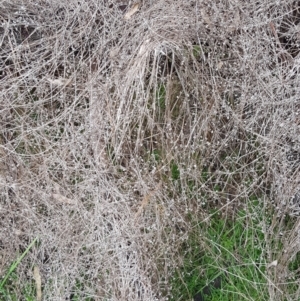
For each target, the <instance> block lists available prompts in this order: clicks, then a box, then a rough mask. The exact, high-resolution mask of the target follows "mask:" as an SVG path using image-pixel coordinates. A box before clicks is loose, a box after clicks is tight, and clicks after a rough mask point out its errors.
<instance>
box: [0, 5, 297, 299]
mask: <svg viewBox="0 0 300 301" xmlns="http://www.w3.org/2000/svg"><path fill="white" fill-rule="evenodd" d="M125 2H126V1H125ZM0 21H1V24H0V41H1V45H0V87H1V89H0V101H1V102H0V190H1V191H0V193H1V194H0V206H1V207H0V210H1V211H0V217H1V220H0V224H1V234H0V255H1V259H0V272H1V276H4V275H5V272H6V271H7V269H8V267H9V266H10V264H11V263H12V262H13V261H14V260H15V258H16V257H17V256H18V254H20V253H22V252H24V250H25V249H26V248H27V246H28V245H29V244H30V242H32V241H33V239H34V238H36V237H38V243H37V244H36V245H35V246H34V247H33V248H32V249H31V250H30V252H28V254H27V256H26V257H24V259H23V260H22V261H21V262H20V264H19V266H18V268H17V283H18V285H14V284H13V283H12V282H11V283H10V285H11V286H12V290H13V291H14V294H15V295H16V296H18V297H17V298H19V299H18V300H22V298H24V286H25V285H26V284H27V283H29V282H30V281H32V279H33V277H34V275H33V270H34V269H33V267H34V266H35V267H38V268H39V273H40V275H41V279H42V290H43V291H42V294H43V298H44V300H130V301H134V300H167V299H168V298H172V288H171V285H170V283H171V282H170V281H171V279H172V277H173V275H174V271H175V270H176V266H180V265H181V264H182V262H183V260H182V256H183V253H184V251H185V250H183V249H182V248H183V246H184V243H185V242H186V241H187V240H188V237H189V233H190V232H191V231H192V230H193V226H192V225H193V222H194V221H199V222H203V223H208V222H209V220H210V217H211V212H212V210H217V211H218V212H219V213H220V217H223V218H234V217H235V214H236V213H237V212H239V211H240V210H245V211H246V212H247V210H248V209H247V208H248V205H249V203H250V204H251V202H253V200H254V199H255V201H256V202H258V204H259V207H260V208H261V210H265V211H266V212H272V214H271V215H270V216H271V217H270V216H269V219H267V218H266V221H264V220H261V221H258V223H263V224H262V227H263V228H264V230H265V249H266V256H267V258H268V263H272V262H273V263H274V262H276V261H277V262H276V264H275V263H274V264H270V266H272V268H269V269H266V271H265V278H266V279H267V281H266V288H267V291H268V295H269V300H297V298H299V297H298V296H299V294H300V292H299V289H297V290H296V291H293V296H292V295H291V294H292V293H291V291H289V288H288V283H290V282H294V283H295V284H297V283H298V282H299V279H298V278H297V277H298V276H299V267H296V271H295V269H294V271H293V273H294V274H293V275H291V271H290V270H289V269H288V267H289V264H290V262H291V261H292V260H293V259H294V258H295V257H296V256H299V254H298V252H299V247H300V240H299V234H298V233H299V220H298V218H297V214H298V213H299V212H300V207H299V202H300V186H299V180H300V178H299V162H300V150H299V145H300V144H299V143H300V142H299V137H300V135H299V125H300V116H299V112H300V101H299V97H300V87H299V85H300V78H299V77H300V75H299V72H298V69H299V68H300V58H299V57H300V54H299V52H300V48H299V47H300V35H299V24H300V6H299V3H298V1H290V0H288V1H283V0H279V1H268V0H264V1H262V0H260V1H250V2H249V1H243V0H237V1H233V0H232V1H231V0H227V1H225V0H217V1H202V0H195V1H182V0H178V1H177V0H170V1H167V0H156V1H154V0H143V1H142V2H140V3H133V2H131V3H127V2H126V3H124V1H123V2H121V1H117V0H115V1H110V0H84V1H77V0H76V1H75V0H70V1H58V0H50V1H49V0H47V1H43V0H35V1H31V0H29V1H26V2H24V1H18V0H9V1H3V0H2V1H0ZM214 212H215V211H214ZM287 219H288V221H289V223H288V224H289V226H286V225H287ZM200 243H203V245H205V240H203V242H201V240H200ZM276 246H277V248H276ZM292 276H293V277H294V278H291V277H292ZM24 300H25V299H24ZM178 300H179V299H178ZM239 300H240V299H239ZM246 300H252V299H251V296H248V297H247V298H246Z"/></svg>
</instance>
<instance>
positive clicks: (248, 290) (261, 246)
mask: <svg viewBox="0 0 300 301" xmlns="http://www.w3.org/2000/svg"><path fill="white" fill-rule="evenodd" d="M262 215H263V213H262V210H261V207H260V206H259V204H258V205H257V206H254V205H253V203H251V210H248V211H247V212H246V211H243V210H240V211H239V212H238V213H237V214H236V216H235V217H234V218H229V217H222V216H221V215H220V213H219V212H217V211H216V212H212V214H211V219H210V222H209V224H208V225H204V224H199V223H198V222H195V223H194V231H193V232H192V234H191V235H190V237H189V240H188V242H187V243H185V244H184V245H183V246H182V252H183V254H184V264H183V265H182V266H181V267H178V269H177V271H176V272H175V275H174V278H173V283H172V299H171V300H174V301H175V300H176V301H179V300H188V299H191V298H193V297H195V299H196V300H199V301H200V300H203V301H205V300H224V301H226V300H228V301H229V300H241V299H242V300H248V299H249V300H268V292H267V283H266V277H265V268H266V262H267V259H266V254H265V251H264V250H265V249H266V248H265V237H264V233H263V232H262V228H261V226H259V221H261V220H262V219H263V216H262Z"/></svg>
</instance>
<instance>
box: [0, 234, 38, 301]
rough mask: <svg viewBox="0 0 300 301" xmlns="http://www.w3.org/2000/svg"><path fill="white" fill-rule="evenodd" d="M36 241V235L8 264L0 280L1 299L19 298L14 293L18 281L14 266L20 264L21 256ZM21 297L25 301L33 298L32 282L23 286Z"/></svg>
mask: <svg viewBox="0 0 300 301" xmlns="http://www.w3.org/2000/svg"><path fill="white" fill-rule="evenodd" d="M36 241H37V237H36V238H35V239H34V240H33V241H32V242H31V243H30V245H29V246H28V247H27V249H26V250H25V251H24V252H23V254H22V255H21V256H20V257H19V258H18V259H17V260H16V261H15V262H13V263H12V265H11V266H10V268H9V270H8V272H7V273H6V275H5V276H4V277H3V279H2V280H1V282H0V298H2V299H1V300H7V301H9V300H12V301H17V300H19V297H18V296H17V293H16V286H17V283H18V276H17V274H16V268H17V267H18V265H19V264H20V262H21V261H22V260H23V258H24V257H25V256H26V254H27V253H28V252H29V250H30V249H31V248H32V247H33V246H34V244H35V243H36ZM22 294H23V298H24V300H26V301H33V300H35V297H34V296H35V287H34V284H33V283H28V284H26V285H25V286H24V287H23V290H22Z"/></svg>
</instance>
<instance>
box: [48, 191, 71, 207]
mask: <svg viewBox="0 0 300 301" xmlns="http://www.w3.org/2000/svg"><path fill="white" fill-rule="evenodd" d="M52 197H53V198H54V199H55V200H56V201H58V202H60V203H65V204H68V205H76V204H77V202H76V201H74V200H72V199H69V198H67V197H65V196H63V195H61V194H59V193H53V194H52Z"/></svg>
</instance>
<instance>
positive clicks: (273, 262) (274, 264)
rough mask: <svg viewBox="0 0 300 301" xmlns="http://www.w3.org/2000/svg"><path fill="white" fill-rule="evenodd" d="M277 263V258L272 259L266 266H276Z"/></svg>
mask: <svg viewBox="0 0 300 301" xmlns="http://www.w3.org/2000/svg"><path fill="white" fill-rule="evenodd" d="M277 264H278V261H277V260H274V261H272V262H271V263H270V264H268V266H267V268H270V267H276V266H277Z"/></svg>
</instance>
